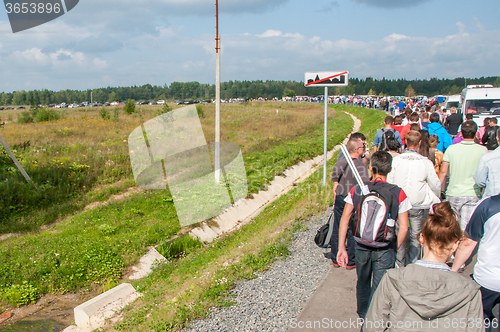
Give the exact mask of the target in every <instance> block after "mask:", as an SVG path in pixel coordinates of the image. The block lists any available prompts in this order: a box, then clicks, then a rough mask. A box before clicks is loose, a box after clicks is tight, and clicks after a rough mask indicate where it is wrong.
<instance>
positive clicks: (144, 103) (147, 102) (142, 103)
mask: <svg viewBox="0 0 500 332" xmlns="http://www.w3.org/2000/svg"><path fill="white" fill-rule="evenodd" d="M147 104H149V101H147V100H145V101H143V102H141V103H140V104H139V105H147Z"/></svg>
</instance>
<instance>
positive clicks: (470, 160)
mask: <svg viewBox="0 0 500 332" xmlns="http://www.w3.org/2000/svg"><path fill="white" fill-rule="evenodd" d="M476 131H477V125H476V123H475V122H474V121H465V122H464V123H463V124H462V136H463V138H464V140H463V141H462V142H460V143H458V144H454V145H452V146H450V147H449V148H448V149H447V150H446V152H445V153H444V156H443V163H442V164H441V170H440V172H439V180H441V184H442V185H443V189H444V183H445V178H446V174H448V171H449V176H450V182H449V184H448V188H447V189H446V197H447V200H448V201H449V202H450V204H451V206H452V207H453V208H454V209H455V211H457V213H458V216H459V218H460V224H461V227H462V229H465V227H466V226H467V223H468V222H469V219H470V216H471V214H472V211H473V210H474V207H475V206H476V204H477V202H478V201H479V198H480V197H481V192H480V189H479V187H478V186H477V185H476V184H475V182H474V172H475V171H476V169H477V166H478V164H479V160H480V159H481V157H482V156H484V155H485V154H486V152H487V150H486V148H485V147H484V146H481V145H479V144H476V143H474V137H475V136H476Z"/></svg>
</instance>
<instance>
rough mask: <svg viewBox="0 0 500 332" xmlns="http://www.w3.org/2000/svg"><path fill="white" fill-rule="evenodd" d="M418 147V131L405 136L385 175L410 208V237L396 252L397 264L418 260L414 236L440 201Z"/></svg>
mask: <svg viewBox="0 0 500 332" xmlns="http://www.w3.org/2000/svg"><path fill="white" fill-rule="evenodd" d="M421 145H422V141H421V135H420V133H419V132H418V131H410V132H409V133H408V134H407V135H406V146H407V147H406V150H405V151H404V152H403V153H402V154H401V155H399V156H397V157H395V158H394V159H393V161H392V170H391V172H390V173H389V174H388V175H387V182H389V183H393V184H395V185H397V186H398V187H400V188H402V189H403V190H404V192H405V193H406V195H407V196H408V198H409V200H410V203H411V205H412V208H411V210H410V211H408V221H409V225H410V230H409V233H410V236H409V238H408V240H406V241H409V243H408V244H406V243H404V244H403V245H402V246H401V249H400V250H399V251H398V254H397V256H398V257H397V258H398V265H399V266H404V265H408V264H410V263H414V262H415V261H416V260H417V259H419V258H420V251H421V246H420V243H419V242H418V234H419V233H420V231H421V230H422V225H423V224H424V221H425V219H426V218H427V215H428V213H429V208H430V206H431V205H432V204H435V203H438V202H440V199H439V195H440V192H441V182H440V181H439V178H438V176H437V175H436V171H435V170H434V165H433V164H432V162H431V161H430V160H429V158H427V157H425V156H422V155H420V154H419V153H418V152H417V151H418V150H419V148H420V147H421Z"/></svg>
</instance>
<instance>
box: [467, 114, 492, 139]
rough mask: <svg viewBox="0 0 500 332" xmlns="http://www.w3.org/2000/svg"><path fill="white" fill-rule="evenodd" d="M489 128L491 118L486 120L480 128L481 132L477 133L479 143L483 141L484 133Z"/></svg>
mask: <svg viewBox="0 0 500 332" xmlns="http://www.w3.org/2000/svg"><path fill="white" fill-rule="evenodd" d="M467 115H468V114H467ZM471 120H472V119H471ZM489 127H490V118H484V120H483V125H482V126H481V127H479V130H478V131H477V138H478V140H479V142H481V140H482V139H483V136H484V132H485V131H486V129H488V128H489Z"/></svg>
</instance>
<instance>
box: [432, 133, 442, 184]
mask: <svg viewBox="0 0 500 332" xmlns="http://www.w3.org/2000/svg"><path fill="white" fill-rule="evenodd" d="M438 145H439V137H438V135H429V147H430V148H429V155H430V156H431V158H432V159H434V170H435V171H436V174H437V175H439V171H440V170H441V163H442V162H443V156H444V153H442V152H441V151H439V150H438V149H437V146H438ZM431 161H432V160H431Z"/></svg>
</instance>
